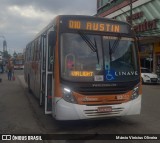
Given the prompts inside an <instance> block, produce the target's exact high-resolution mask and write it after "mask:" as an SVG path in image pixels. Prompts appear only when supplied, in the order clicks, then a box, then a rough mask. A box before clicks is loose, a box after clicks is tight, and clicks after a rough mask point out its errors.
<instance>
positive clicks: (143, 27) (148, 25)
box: [126, 11, 158, 32]
mask: <svg viewBox="0 0 160 143" xmlns="http://www.w3.org/2000/svg"><path fill="white" fill-rule="evenodd" d="M143 16H144V13H143V12H142V11H141V12H137V13H135V14H133V15H132V21H133V20H137V19H140V18H142V17H143ZM130 20H131V16H127V17H126V21H127V22H129V21H130ZM157 22H158V19H153V20H150V21H147V20H146V19H145V20H144V21H143V22H142V23H139V24H137V25H135V26H134V30H135V31H136V32H144V31H147V30H153V29H156V28H157Z"/></svg>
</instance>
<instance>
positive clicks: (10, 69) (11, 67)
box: [7, 60, 14, 80]
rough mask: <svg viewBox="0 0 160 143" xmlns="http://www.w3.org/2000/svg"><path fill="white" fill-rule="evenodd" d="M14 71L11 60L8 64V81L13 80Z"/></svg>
mask: <svg viewBox="0 0 160 143" xmlns="http://www.w3.org/2000/svg"><path fill="white" fill-rule="evenodd" d="M13 70H14V67H13V63H12V61H10V60H9V61H8V64H7V72H8V80H12V76H13Z"/></svg>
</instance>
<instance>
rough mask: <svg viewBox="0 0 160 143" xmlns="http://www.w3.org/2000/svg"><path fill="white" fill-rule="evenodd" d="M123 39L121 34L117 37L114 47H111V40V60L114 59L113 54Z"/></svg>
mask: <svg viewBox="0 0 160 143" xmlns="http://www.w3.org/2000/svg"><path fill="white" fill-rule="evenodd" d="M120 39H121V36H118V37H117V39H116V40H115V41H114V43H113V45H112V47H111V43H110V40H109V56H110V61H112V54H113V53H114V52H115V51H116V49H117V47H118V45H119V41H120Z"/></svg>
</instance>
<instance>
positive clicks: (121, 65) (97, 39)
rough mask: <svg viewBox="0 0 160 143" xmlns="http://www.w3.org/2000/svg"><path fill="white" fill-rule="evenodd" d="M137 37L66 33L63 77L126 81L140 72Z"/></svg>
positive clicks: (62, 45)
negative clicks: (136, 46) (135, 38)
mask: <svg viewBox="0 0 160 143" xmlns="http://www.w3.org/2000/svg"><path fill="white" fill-rule="evenodd" d="M137 59H138V58H137V54H136V48H135V43H134V39H132V38H126V37H120V36H117V37H114V36H101V35H89V34H85V33H63V34H62V35H61V77H62V78H63V79H65V80H69V81H77V82H122V81H123V82H125V81H132V80H136V79H137V78H138V75H139V70H138V61H137Z"/></svg>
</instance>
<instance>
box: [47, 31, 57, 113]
mask: <svg viewBox="0 0 160 143" xmlns="http://www.w3.org/2000/svg"><path fill="white" fill-rule="evenodd" d="M47 39H48V46H47V49H46V92H45V113H46V114H50V113H51V112H52V97H53V90H54V89H53V88H54V77H53V75H54V74H53V71H54V40H55V37H54V32H53V31H49V32H48V33H47Z"/></svg>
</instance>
